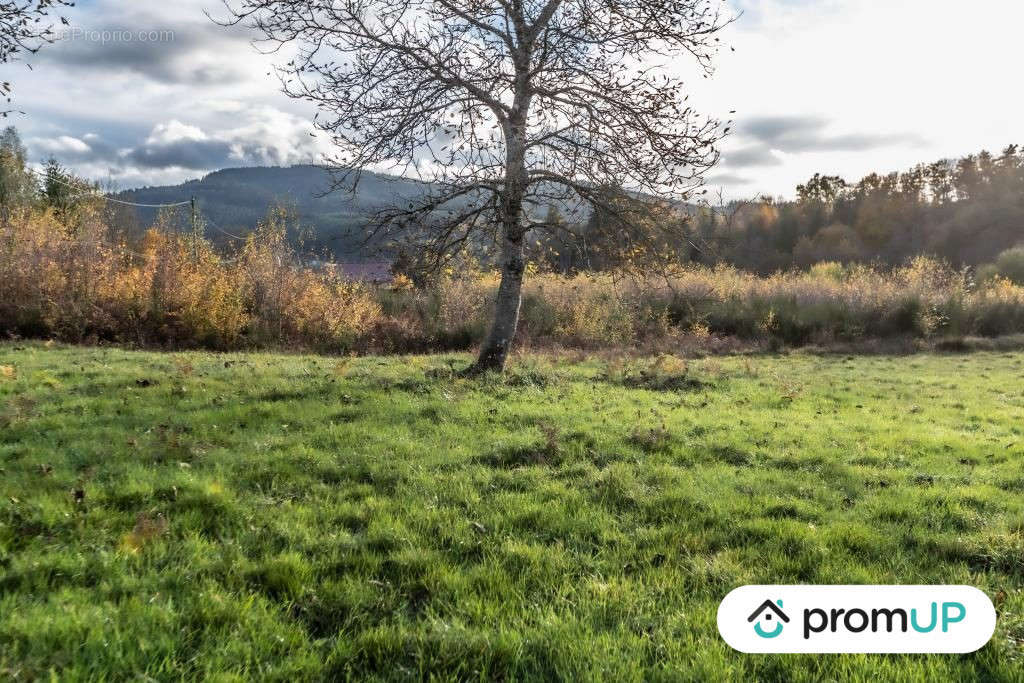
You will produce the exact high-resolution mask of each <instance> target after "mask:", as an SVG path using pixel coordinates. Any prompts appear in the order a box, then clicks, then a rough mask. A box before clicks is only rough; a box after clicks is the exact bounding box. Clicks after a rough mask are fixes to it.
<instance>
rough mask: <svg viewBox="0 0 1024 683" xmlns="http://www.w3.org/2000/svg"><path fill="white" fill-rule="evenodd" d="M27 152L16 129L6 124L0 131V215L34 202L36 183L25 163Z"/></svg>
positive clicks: (36, 190)
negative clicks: (0, 131)
mask: <svg viewBox="0 0 1024 683" xmlns="http://www.w3.org/2000/svg"><path fill="white" fill-rule="evenodd" d="M26 156H27V153H26V151H25V146H24V145H23V144H22V143H21V138H20V137H19V136H18V131H17V130H16V129H15V128H14V127H13V126H8V127H7V128H5V129H4V131H3V133H0V215H2V216H3V217H6V216H7V215H8V214H9V213H10V211H11V210H13V209H16V208H23V207H26V206H30V205H32V204H33V203H34V202H35V199H36V192H38V188H39V186H38V183H37V182H36V178H35V176H34V175H33V174H32V172H31V171H30V170H29V168H28V166H27V163H26Z"/></svg>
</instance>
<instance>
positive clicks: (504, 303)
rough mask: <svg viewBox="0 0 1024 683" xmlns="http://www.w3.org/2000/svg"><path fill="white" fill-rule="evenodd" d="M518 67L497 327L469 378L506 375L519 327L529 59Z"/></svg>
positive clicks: (508, 131)
mask: <svg viewBox="0 0 1024 683" xmlns="http://www.w3.org/2000/svg"><path fill="white" fill-rule="evenodd" d="M523 60H524V61H523V63H522V64H520V65H518V66H517V71H518V72H519V74H520V76H519V78H518V79H517V81H518V82H517V88H516V90H517V94H516V105H515V111H516V114H515V115H514V116H513V117H512V118H511V119H510V120H509V122H508V124H507V126H506V128H505V140H506V144H507V151H506V153H507V156H506V159H505V187H504V191H503V192H502V197H501V211H500V213H499V220H500V221H501V224H502V225H501V230H502V238H503V240H504V244H503V245H502V252H501V284H500V285H499V286H498V300H497V302H496V306H495V309H494V323H493V324H492V326H491V332H490V334H488V335H487V339H486V340H485V341H484V345H483V347H482V348H481V349H480V356H479V358H477V361H476V364H475V365H473V366H472V367H471V368H470V369H469V374H479V373H481V372H487V371H494V372H503V371H504V370H505V362H506V361H507V360H508V353H509V351H510V350H511V349H512V340H513V339H514V338H515V336H516V328H517V327H518V326H519V306H520V304H521V303H522V296H523V274H524V272H525V271H526V250H525V246H526V231H525V230H524V229H523V199H524V197H525V195H526V188H527V174H526V117H527V112H528V111H529V108H530V97H529V95H527V94H525V93H526V85H525V78H526V77H525V76H524V75H523V74H525V73H526V72H527V70H528V66H529V56H528V55H526V56H524V57H523Z"/></svg>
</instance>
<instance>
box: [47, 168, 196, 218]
mask: <svg viewBox="0 0 1024 683" xmlns="http://www.w3.org/2000/svg"><path fill="white" fill-rule="evenodd" d="M28 170H30V171H32V173H35V174H36V175H38V176H39V177H40V178H42V179H43V180H46V181H48V182H56V183H59V184H61V185H63V186H65V187H69V188H71V189H72V190H77V191H78V192H80V193H81V194H79V195H77V196H76V197H75V198H76V199H77V198H78V197H95V198H97V199H103V200H105V201H108V202H114V203H115V204H123V205H125V206H138V207H141V208H144V209H172V208H175V207H178V206H186V205H188V204H191V203H192V201H191V200H189V201H185V202H175V203H173V204H140V203H138V202H126V201H124V200H122V199H114V198H113V197H108V196H107V195H105V194H100V193H99V192H82V187H81V186H79V185H72V184H71V183H69V182H66V181H64V180H61V179H60V178H57V177H55V176H52V175H48V174H46V173H43V172H42V171H37V170H35V169H33V168H30V169H28Z"/></svg>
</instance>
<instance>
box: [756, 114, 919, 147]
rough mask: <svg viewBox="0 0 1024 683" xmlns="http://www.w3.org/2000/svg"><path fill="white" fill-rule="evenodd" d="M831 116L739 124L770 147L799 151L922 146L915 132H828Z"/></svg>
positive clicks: (759, 119)
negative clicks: (828, 117) (838, 133)
mask: <svg viewBox="0 0 1024 683" xmlns="http://www.w3.org/2000/svg"><path fill="white" fill-rule="evenodd" d="M830 123H831V122H830V121H829V119H827V118H825V117H821V116H758V117H754V118H751V119H747V120H746V121H743V122H742V123H740V124H739V126H738V127H737V131H738V133H739V134H740V135H742V136H743V137H745V138H747V139H749V140H753V141H756V142H757V143H760V144H761V145H763V146H766V147H769V148H770V149H776V150H779V151H781V152H786V153H790V154H793V153H798V152H862V151H868V150H872V149H878V148H880V147H889V146H894V145H911V146H921V145H923V144H924V140H923V139H922V138H921V136H919V135H917V134H915V133H876V134H867V133H847V134H842V135H835V134H831V133H829V132H828V128H829V125H830Z"/></svg>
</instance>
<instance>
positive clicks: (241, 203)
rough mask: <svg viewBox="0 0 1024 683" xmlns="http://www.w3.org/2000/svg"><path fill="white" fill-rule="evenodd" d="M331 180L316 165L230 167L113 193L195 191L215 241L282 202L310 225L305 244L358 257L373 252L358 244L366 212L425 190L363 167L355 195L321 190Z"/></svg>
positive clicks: (179, 197)
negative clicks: (198, 177)
mask: <svg viewBox="0 0 1024 683" xmlns="http://www.w3.org/2000/svg"><path fill="white" fill-rule="evenodd" d="M330 184H331V178H330V174H329V173H328V172H327V171H326V170H324V169H322V168H320V167H317V166H291V167H253V168H229V169H224V170H221V171H215V172H213V173H210V174H209V175H207V176H206V177H204V178H203V179H201V180H191V181H188V182H185V183H182V184H180V185H171V186H164V187H144V188H139V189H134V190H128V191H126V192H122V193H121V194H119V195H117V196H118V198H120V199H123V200H125V201H131V202H138V203H142V204H165V203H174V202H180V201H187V200H189V199H190V198H192V197H195V198H196V200H197V202H198V206H199V209H200V211H201V213H202V215H203V216H204V217H205V218H206V220H207V223H208V225H209V226H210V228H209V229H208V231H207V232H208V234H209V236H210V237H211V238H212V239H214V240H215V241H221V240H222V239H223V238H224V232H221V231H226V232H229V233H232V234H236V235H244V234H246V233H248V232H249V231H250V230H252V228H253V227H255V225H256V224H257V223H258V222H259V221H260V219H262V218H263V217H264V216H266V214H267V211H268V209H269V208H270V207H272V206H274V205H275V204H285V205H287V206H289V207H291V208H293V209H295V210H296V212H297V214H298V218H299V222H300V223H301V225H302V226H303V227H306V228H311V232H312V244H311V245H309V246H312V247H313V248H315V249H317V250H318V251H320V250H322V249H326V250H328V251H329V252H330V253H331V254H333V255H334V256H335V257H336V258H338V259H340V260H361V259H362V258H364V257H366V258H369V257H370V256H371V255H370V254H369V253H366V250H365V249H361V248H360V242H361V239H362V237H363V234H364V233H363V231H364V228H365V225H366V220H367V217H368V216H369V215H371V214H372V213H373V212H374V211H376V210H379V209H381V208H383V207H385V206H392V205H394V204H395V203H396V200H401V199H403V198H409V197H414V196H416V195H417V194H419V193H421V192H422V191H423V186H422V185H420V184H418V183H416V182H414V181H411V180H407V179H403V178H397V177H394V176H387V175H380V174H374V173H366V174H364V175H363V177H362V179H361V181H360V184H359V188H358V191H357V192H356V194H355V195H354V196H353V195H352V194H351V193H349V192H345V191H337V192H332V193H330V194H328V195H326V196H321V195H323V193H324V191H325V190H327V189H329V188H330ZM155 218H156V211H155V210H149V209H139V219H140V220H141V221H142V223H143V224H149V223H150V222H152V220H153V219H155ZM217 228H219V229H220V231H218V230H217Z"/></svg>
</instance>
